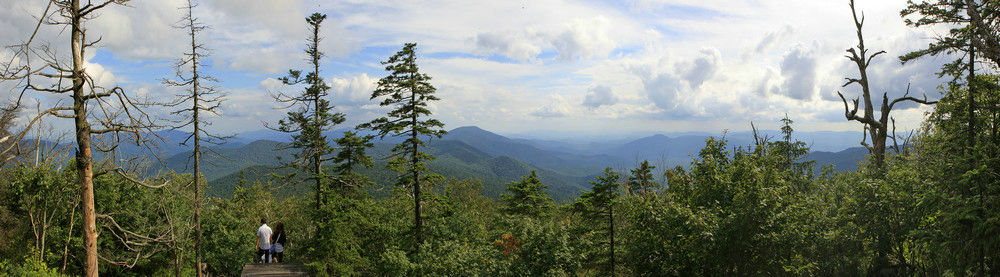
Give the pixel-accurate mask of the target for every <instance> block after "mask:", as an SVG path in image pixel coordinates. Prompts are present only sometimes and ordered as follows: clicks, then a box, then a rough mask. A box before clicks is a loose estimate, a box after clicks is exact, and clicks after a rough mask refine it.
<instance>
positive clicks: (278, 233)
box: [271, 222, 288, 263]
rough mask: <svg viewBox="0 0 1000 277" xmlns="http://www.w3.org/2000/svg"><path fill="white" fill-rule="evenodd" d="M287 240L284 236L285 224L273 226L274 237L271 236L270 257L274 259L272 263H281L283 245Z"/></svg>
mask: <svg viewBox="0 0 1000 277" xmlns="http://www.w3.org/2000/svg"><path fill="white" fill-rule="evenodd" d="M287 242H288V239H287V238H286V236H285V223H284V222H278V224H277V225H274V235H272V236H271V251H272V252H274V253H273V254H272V255H271V257H274V261H275V262H278V263H281V262H283V261H284V258H285V255H284V254H285V244H286V243H287Z"/></svg>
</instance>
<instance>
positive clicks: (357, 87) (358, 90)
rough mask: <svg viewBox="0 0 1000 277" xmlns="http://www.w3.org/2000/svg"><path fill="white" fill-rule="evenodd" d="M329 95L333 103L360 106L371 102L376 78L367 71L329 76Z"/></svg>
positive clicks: (376, 81)
mask: <svg viewBox="0 0 1000 277" xmlns="http://www.w3.org/2000/svg"><path fill="white" fill-rule="evenodd" d="M328 80H329V81H328V82H327V83H328V84H329V85H330V95H331V97H333V101H332V102H333V104H334V105H344V106H361V105H364V104H368V103H370V102H371V100H370V99H371V95H372V91H375V88H376V87H377V83H378V79H377V78H373V77H370V76H368V74H367V73H361V74H360V75H356V76H352V77H347V78H340V77H333V78H329V79H328Z"/></svg>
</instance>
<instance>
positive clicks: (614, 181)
mask: <svg viewBox="0 0 1000 277" xmlns="http://www.w3.org/2000/svg"><path fill="white" fill-rule="evenodd" d="M620 178H621V176H620V175H618V172H615V171H614V170H612V169H611V167H607V168H605V169H604V175H601V176H598V177H597V181H590V185H591V187H590V191H588V192H584V193H583V194H581V195H580V197H579V198H578V199H577V201H576V202H575V203H573V208H574V209H575V210H576V211H577V212H580V214H581V215H582V216H583V218H584V219H585V220H587V221H589V222H591V223H592V226H600V227H597V228H598V229H597V231H598V233H602V234H603V235H605V236H606V238H607V242H608V252H609V253H608V264H607V267H606V268H605V270H606V275H614V271H615V215H614V206H615V202H617V200H618V197H619V196H620V195H621V193H620V191H619V184H618V182H619V179H620Z"/></svg>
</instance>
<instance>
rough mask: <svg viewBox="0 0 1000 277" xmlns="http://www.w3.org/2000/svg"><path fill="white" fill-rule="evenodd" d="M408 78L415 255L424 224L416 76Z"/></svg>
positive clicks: (422, 235) (420, 241)
mask: <svg viewBox="0 0 1000 277" xmlns="http://www.w3.org/2000/svg"><path fill="white" fill-rule="evenodd" d="M410 76H411V78H412V79H413V80H414V82H412V83H413V84H412V85H411V87H410V105H412V107H411V113H412V116H411V119H410V123H412V124H413V125H412V126H411V127H410V128H413V131H412V132H411V133H410V138H411V139H413V141H411V142H410V143H412V144H413V149H411V151H412V153H410V162H411V163H412V164H411V165H410V170H412V171H413V221H414V225H416V226H415V227H414V228H416V230H415V232H417V234H416V235H417V248H416V251H417V253H420V245H421V244H423V243H424V224H423V220H422V219H421V218H420V169H419V168H417V162H419V159H418V158H419V157H418V156H417V153H418V151H417V146H419V145H420V144H419V143H417V124H418V122H417V112H416V110H417V109H416V108H417V92H416V91H414V90H415V89H416V82H415V81H416V80H415V79H416V76H414V75H413V74H411V75H410Z"/></svg>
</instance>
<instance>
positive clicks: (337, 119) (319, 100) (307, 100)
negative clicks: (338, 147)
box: [277, 13, 346, 208]
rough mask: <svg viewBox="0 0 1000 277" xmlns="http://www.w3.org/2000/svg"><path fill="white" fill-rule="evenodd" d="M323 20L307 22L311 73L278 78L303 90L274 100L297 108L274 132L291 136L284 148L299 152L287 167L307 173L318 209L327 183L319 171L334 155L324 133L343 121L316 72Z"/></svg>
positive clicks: (293, 72)
mask: <svg viewBox="0 0 1000 277" xmlns="http://www.w3.org/2000/svg"><path fill="white" fill-rule="evenodd" d="M324 19H326V15H325V14H319V13H314V14H312V15H310V16H309V17H307V18H306V23H309V30H310V33H311V35H312V36H311V37H310V38H309V40H308V41H309V44H308V46H307V47H306V50H305V52H306V54H307V55H308V56H309V62H310V66H311V70H312V71H310V72H309V73H308V74H306V76H305V77H304V78H303V77H302V71H299V70H289V71H288V76H285V77H281V78H279V80H281V82H282V83H283V84H285V85H299V84H305V85H306V88H305V90H304V91H303V92H302V94H301V95H298V96H292V97H277V98H278V100H279V101H281V102H286V103H289V104H290V105H291V106H297V107H298V109H297V110H295V111H291V112H288V113H287V117H286V118H284V119H281V120H279V121H278V128H277V130H278V131H281V132H285V133H293V134H292V142H291V144H290V145H288V146H287V148H293V149H298V150H299V152H296V153H294V154H293V157H294V161H292V162H291V163H287V164H286V165H287V166H291V167H294V168H298V169H300V170H304V171H307V172H309V173H310V176H309V178H308V179H311V180H313V181H315V182H316V188H315V189H316V204H317V208H319V207H318V206H319V204H320V203H321V202H322V201H321V199H320V196H321V194H322V190H323V186H324V185H323V184H322V183H323V182H324V181H325V179H327V176H326V175H325V172H324V171H323V170H322V163H323V161H325V160H327V159H328V157H327V156H328V155H330V154H332V153H333V151H334V148H333V147H332V146H331V145H330V143H329V141H327V139H326V136H325V135H323V132H324V131H328V130H330V129H331V128H333V126H335V125H337V124H340V123H343V122H344V120H346V118H345V116H344V114H343V113H339V112H337V113H334V112H333V106H332V105H330V101H329V100H327V99H324V97H327V96H329V93H328V92H327V91H329V90H330V86H329V85H327V84H326V82H325V81H324V80H323V78H322V77H320V72H319V66H320V65H319V62H320V60H321V58H322V57H323V52H320V51H319V42H320V40H321V38H320V37H319V28H320V25H321V24H322V23H323V20H324Z"/></svg>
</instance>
